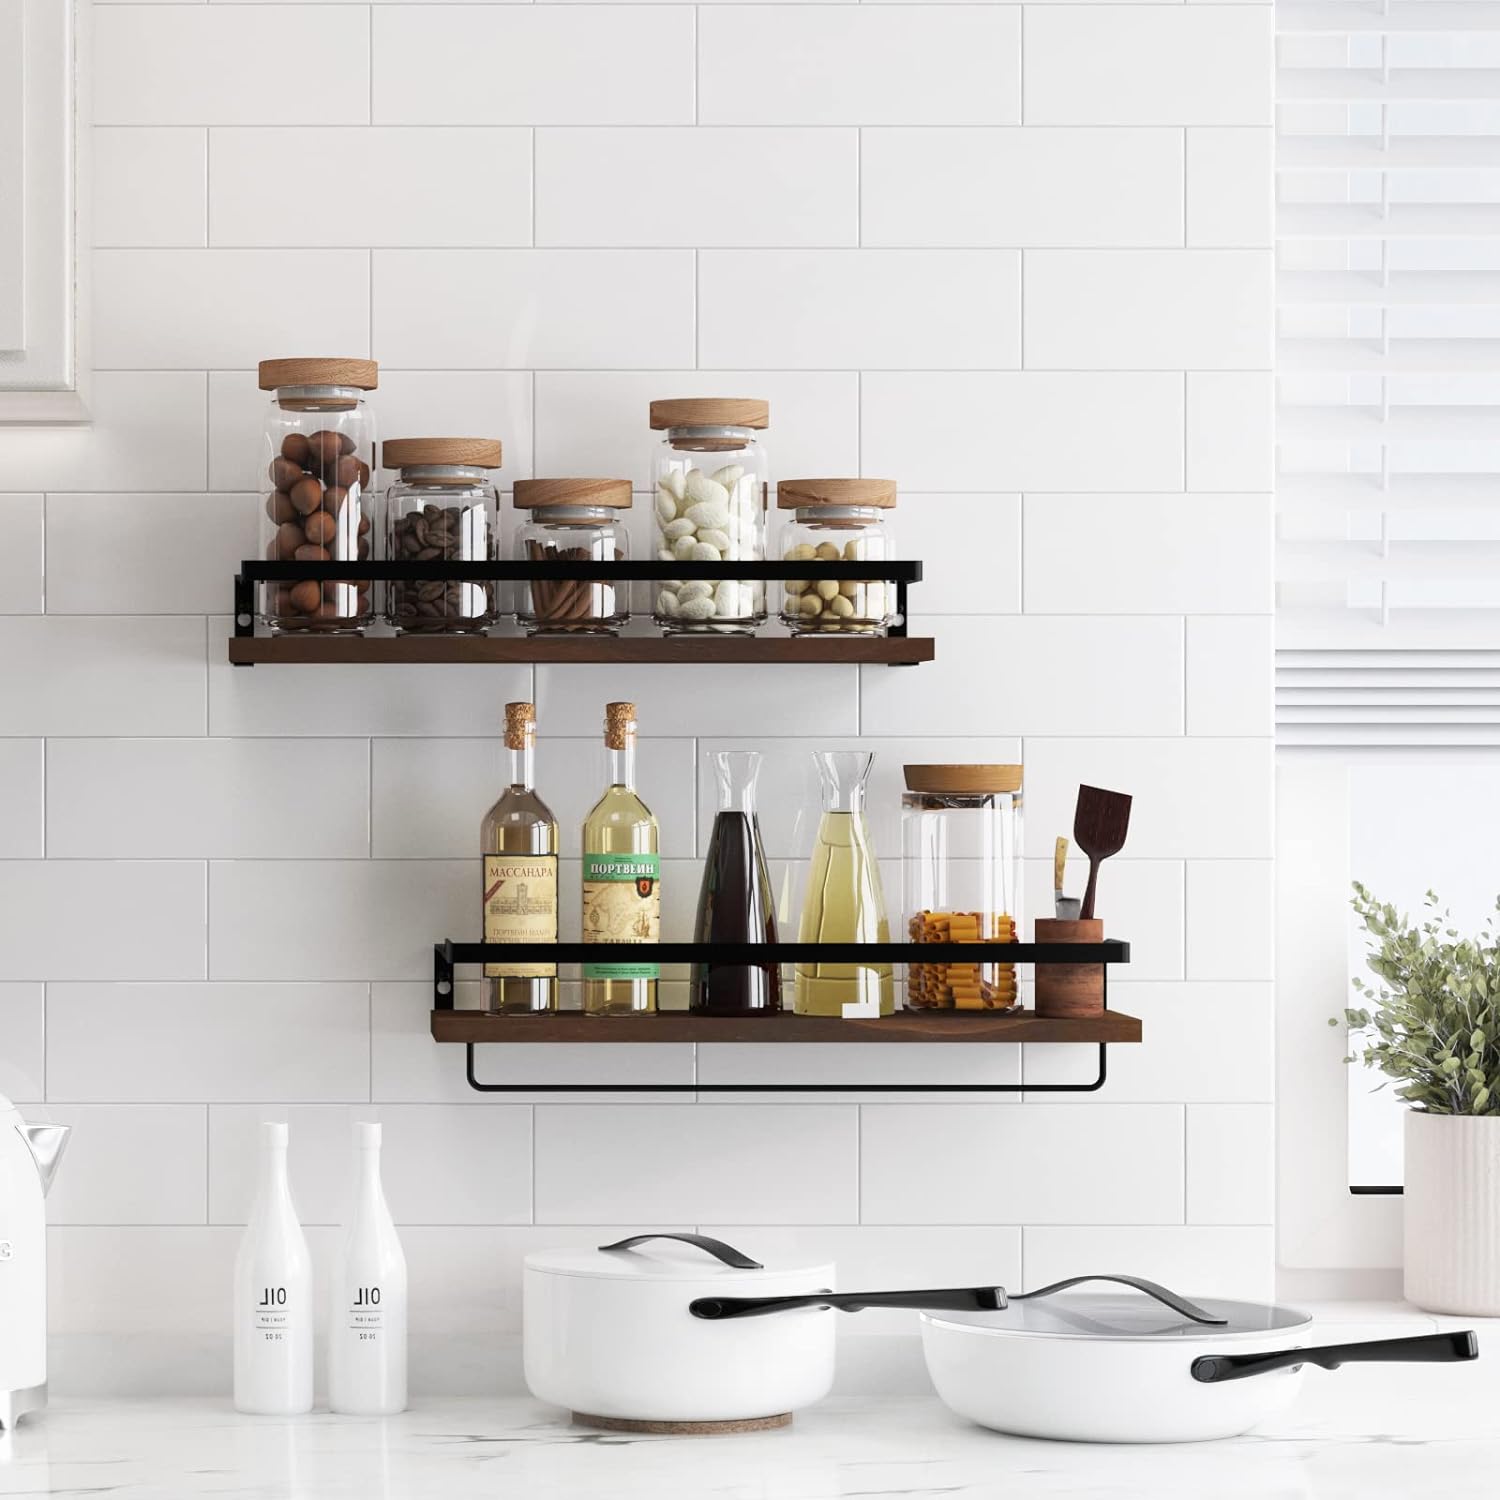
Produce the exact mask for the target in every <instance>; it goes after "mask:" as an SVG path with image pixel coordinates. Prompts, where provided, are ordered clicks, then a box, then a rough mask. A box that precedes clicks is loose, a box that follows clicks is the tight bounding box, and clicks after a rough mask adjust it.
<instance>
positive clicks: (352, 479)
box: [332, 453, 360, 489]
mask: <svg viewBox="0 0 1500 1500" xmlns="http://www.w3.org/2000/svg"><path fill="white" fill-rule="evenodd" d="M359 470H360V463H359V460H358V459H357V458H352V457H350V455H348V454H347V453H346V454H345V455H344V457H343V458H341V459H339V461H338V462H337V463H336V464H334V466H333V477H332V482H333V483H334V484H338V485H343V486H344V488H345V489H347V488H348V487H349V486H350V485H351V484H357V483H358V482H359Z"/></svg>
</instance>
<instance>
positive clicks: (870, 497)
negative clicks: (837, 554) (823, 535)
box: [776, 479, 896, 510]
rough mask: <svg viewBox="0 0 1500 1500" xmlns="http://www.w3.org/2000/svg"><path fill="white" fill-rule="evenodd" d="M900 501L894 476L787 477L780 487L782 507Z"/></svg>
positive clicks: (779, 505) (885, 506)
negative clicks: (863, 477)
mask: <svg viewBox="0 0 1500 1500" xmlns="http://www.w3.org/2000/svg"><path fill="white" fill-rule="evenodd" d="M895 503H896V481H895V480H894V479H783V480H782V481H781V482H780V483H779V484H778V485H777V486H776V508H777V509H778V510H800V509H802V507H804V506H808V505H878V506H880V507H881V508H882V509H887V510H888V509H889V508H890V507H891V506H893V505H894V504H895Z"/></svg>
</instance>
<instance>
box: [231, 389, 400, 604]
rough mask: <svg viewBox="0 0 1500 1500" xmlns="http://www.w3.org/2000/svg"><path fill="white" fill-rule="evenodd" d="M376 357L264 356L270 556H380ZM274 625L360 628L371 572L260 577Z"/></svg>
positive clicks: (265, 530) (265, 528) (265, 531)
mask: <svg viewBox="0 0 1500 1500" xmlns="http://www.w3.org/2000/svg"><path fill="white" fill-rule="evenodd" d="M377 374H378V370H377V368H376V364H375V361H374V360H373V359H266V360H262V361H261V364H260V388H261V390H263V391H270V392H271V393H272V395H271V406H270V409H269V411H268V412H267V413H266V424H265V437H264V438H263V439H262V455H261V472H262V473H263V474H264V475H265V476H266V477H267V480H268V486H267V494H266V504H265V516H264V520H263V521H262V523H261V536H262V540H263V542H264V544H265V546H264V550H265V555H266V557H267V558H268V559H269V560H270V561H271V562H355V561H363V560H364V559H366V558H369V557H373V556H374V551H373V546H372V543H373V541H374V538H375V536H376V527H375V524H374V515H373V507H374V504H375V491H374V489H373V488H372V487H371V479H372V475H373V471H374V468H375V417H374V413H373V412H372V411H371V410H370V407H369V405H368V404H367V402H366V401H365V392H366V391H373V390H374V389H375V386H376V377H377ZM260 614H261V619H262V620H263V621H264V623H265V624H266V625H268V626H269V627H270V628H271V629H272V630H273V631H278V632H281V631H297V630H318V631H327V632H334V633H339V632H347V633H358V632H359V631H360V630H362V629H363V628H364V627H365V625H367V624H368V623H369V622H370V620H371V619H372V618H373V610H372V608H371V601H370V583H369V580H368V579H358V580H353V581H350V580H344V579H328V580H324V581H320V580H318V579H303V580H300V581H298V582H296V583H266V584H263V585H262V586H261V599H260Z"/></svg>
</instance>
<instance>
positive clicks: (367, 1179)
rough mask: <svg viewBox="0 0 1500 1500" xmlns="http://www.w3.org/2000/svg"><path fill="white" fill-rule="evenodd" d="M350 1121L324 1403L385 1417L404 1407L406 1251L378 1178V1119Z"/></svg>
mask: <svg viewBox="0 0 1500 1500" xmlns="http://www.w3.org/2000/svg"><path fill="white" fill-rule="evenodd" d="M354 1129H355V1153H354V1154H355V1158H356V1165H355V1183H354V1203H353V1207H352V1209H351V1212H350V1216H349V1228H348V1232H347V1234H346V1236H345V1239H344V1247H343V1251H342V1253H341V1254H340V1256H339V1261H338V1265H337V1266H336V1267H335V1269H334V1275H333V1294H332V1299H331V1301H330V1305H329V1317H328V1406H329V1409H330V1410H331V1411H336V1412H344V1413H346V1414H348V1415H350V1416H359V1417H388V1416H394V1415H395V1413H396V1412H398V1411H405V1410H406V1256H405V1255H404V1254H402V1251H401V1241H400V1239H399V1238H398V1237H397V1235H396V1225H395V1223H394V1221H393V1220H392V1218H391V1211H390V1209H389V1208H388V1207H387V1206H386V1201H385V1191H384V1189H383V1188H382V1187H381V1185H380V1126H379V1125H371V1124H359V1125H356V1126H355V1127H354Z"/></svg>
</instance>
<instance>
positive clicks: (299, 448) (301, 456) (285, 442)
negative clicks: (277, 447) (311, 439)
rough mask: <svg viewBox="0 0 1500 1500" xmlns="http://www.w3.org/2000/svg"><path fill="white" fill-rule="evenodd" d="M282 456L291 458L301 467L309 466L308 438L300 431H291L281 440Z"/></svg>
mask: <svg viewBox="0 0 1500 1500" xmlns="http://www.w3.org/2000/svg"><path fill="white" fill-rule="evenodd" d="M281 456H282V457H283V458H289V459H291V461H292V462H293V463H294V464H296V465H297V467H298V468H299V469H305V468H306V467H307V456H308V447H307V439H306V438H305V437H303V435H302V434H301V433H300V432H289V433H287V435H286V436H285V437H284V438H282V440H281Z"/></svg>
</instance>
